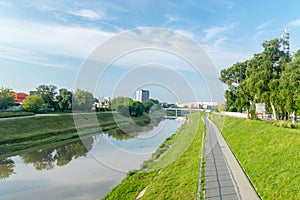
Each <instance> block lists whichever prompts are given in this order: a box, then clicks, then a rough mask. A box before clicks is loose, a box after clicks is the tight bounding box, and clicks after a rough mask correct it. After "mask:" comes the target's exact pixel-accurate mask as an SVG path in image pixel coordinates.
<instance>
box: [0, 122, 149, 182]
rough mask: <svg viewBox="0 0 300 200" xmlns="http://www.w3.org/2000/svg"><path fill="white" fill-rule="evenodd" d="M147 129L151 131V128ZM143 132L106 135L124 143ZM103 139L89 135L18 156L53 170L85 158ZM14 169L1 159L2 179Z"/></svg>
mask: <svg viewBox="0 0 300 200" xmlns="http://www.w3.org/2000/svg"><path fill="white" fill-rule="evenodd" d="M152 128H154V127H152ZM147 129H149V127H148V128H147ZM150 129H151V128H150ZM142 130H143V128H142V127H140V129H136V128H135V129H133V128H131V129H130V127H128V128H127V130H126V132H131V133H132V134H130V135H129V134H126V133H125V132H124V131H122V130H121V129H112V130H109V131H107V132H106V133H105V134H106V135H108V136H111V137H113V138H115V139H116V140H118V141H122V140H128V139H132V138H133V137H135V136H137V135H138V132H139V131H142ZM135 133H136V134H135ZM102 138H103V134H100V133H95V134H94V135H88V136H85V137H81V138H80V139H79V138H78V139H77V140H73V141H72V142H70V141H65V142H63V143H60V144H59V145H57V144H56V145H55V144H51V145H47V146H45V145H44V146H40V147H36V148H34V149H30V150H27V151H25V152H22V153H19V154H17V155H18V156H19V157H20V158H21V159H22V160H23V162H24V164H26V165H32V166H34V168H35V169H36V170H38V171H42V170H52V169H53V168H55V166H60V167H61V166H65V165H67V164H69V163H70V162H71V161H72V160H73V159H77V158H79V157H85V156H86V155H87V153H88V152H89V151H90V150H91V149H92V148H93V144H94V143H95V142H97V143H99V141H101V140H102ZM100 143H101V142H100ZM14 168H15V163H14V161H13V160H12V159H11V158H10V157H9V158H2V159H1V157H0V179H6V178H9V177H10V176H11V175H12V174H14Z"/></svg>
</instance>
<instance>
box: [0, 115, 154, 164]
mask: <svg viewBox="0 0 300 200" xmlns="http://www.w3.org/2000/svg"><path fill="white" fill-rule="evenodd" d="M86 115H90V113H86V114H80V115H79V114H76V116H80V117H82V119H83V120H84V123H82V124H77V126H76V127H75V124H74V119H73V115H70V114H53V115H51V116H41V117H29V118H18V119H8V120H0V133H1V134H0V152H1V155H0V159H1V156H3V155H5V154H12V153H13V152H16V151H20V150H24V149H28V148H31V147H38V146H41V145H45V144H54V143H56V142H61V141H65V140H70V139H76V138H78V137H79V136H85V135H92V134H98V133H99V131H100V130H102V131H103V132H105V133H107V134H108V135H111V136H113V137H115V138H117V139H118V140H123V139H129V138H131V136H129V135H127V134H124V133H123V132H122V131H120V129H119V124H118V123H121V124H122V129H128V130H130V131H132V132H134V131H143V130H144V128H143V127H140V129H141V130H135V129H134V130H133V126H132V121H133V122H134V123H135V124H137V125H139V126H142V125H144V124H149V123H150V120H151V119H150V118H149V117H148V116H146V115H143V116H140V117H135V118H133V120H128V118H125V117H123V118H125V119H123V120H120V121H118V123H117V122H116V121H115V117H118V116H121V115H119V114H117V113H114V114H113V113H109V112H107V113H96V116H97V119H98V120H97V121H96V122H95V121H93V120H86V119H87V118H88V116H86ZM99 125H100V126H99ZM153 125H154V126H155V125H157V123H156V124H153ZM149 128H151V127H149ZM28 141H30V142H28Z"/></svg>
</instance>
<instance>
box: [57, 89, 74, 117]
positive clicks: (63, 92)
mask: <svg viewBox="0 0 300 200" xmlns="http://www.w3.org/2000/svg"><path fill="white" fill-rule="evenodd" d="M72 98H73V94H72V92H71V91H68V90H67V89H65V88H62V89H60V90H59V95H58V96H56V99H57V100H58V106H59V110H60V111H62V112H64V111H65V110H71V109H72Z"/></svg>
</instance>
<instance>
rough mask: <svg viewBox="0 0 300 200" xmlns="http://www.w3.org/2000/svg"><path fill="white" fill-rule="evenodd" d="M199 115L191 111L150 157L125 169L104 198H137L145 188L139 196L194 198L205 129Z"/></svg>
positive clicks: (195, 196) (143, 197)
mask: <svg viewBox="0 0 300 200" xmlns="http://www.w3.org/2000/svg"><path fill="white" fill-rule="evenodd" d="M199 119H200V115H199V113H195V114H192V115H190V117H189V121H188V123H185V124H184V125H182V126H181V127H180V128H179V129H178V131H177V132H176V134H174V135H172V136H170V137H169V138H168V139H166V140H165V142H164V143H163V144H162V145H161V146H160V147H159V148H158V149H157V151H156V152H155V153H154V154H153V158H152V159H151V160H149V161H146V162H145V163H143V164H142V165H141V169H139V170H134V171H131V172H128V174H127V176H126V178H125V179H124V180H123V181H122V183H121V184H119V185H118V186H117V187H115V188H114V189H113V190H112V191H111V192H110V193H109V194H108V195H107V196H106V197H105V198H104V199H113V200H115V199H136V198H137V196H138V195H139V193H140V192H141V191H142V190H144V189H145V188H146V192H145V193H144V195H143V196H142V197H141V199H196V198H197V183H198V176H199V161H200V148H201V137H202V133H203V130H204V123H203V122H202V120H199Z"/></svg>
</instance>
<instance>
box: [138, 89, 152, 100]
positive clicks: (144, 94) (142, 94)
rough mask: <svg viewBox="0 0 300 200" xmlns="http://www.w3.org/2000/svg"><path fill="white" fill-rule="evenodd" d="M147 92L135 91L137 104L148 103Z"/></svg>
mask: <svg viewBox="0 0 300 200" xmlns="http://www.w3.org/2000/svg"><path fill="white" fill-rule="evenodd" d="M149 94H150V92H149V90H143V89H139V90H137V91H136V100H137V101H139V102H143V101H148V100H149V96H150V95H149Z"/></svg>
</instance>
